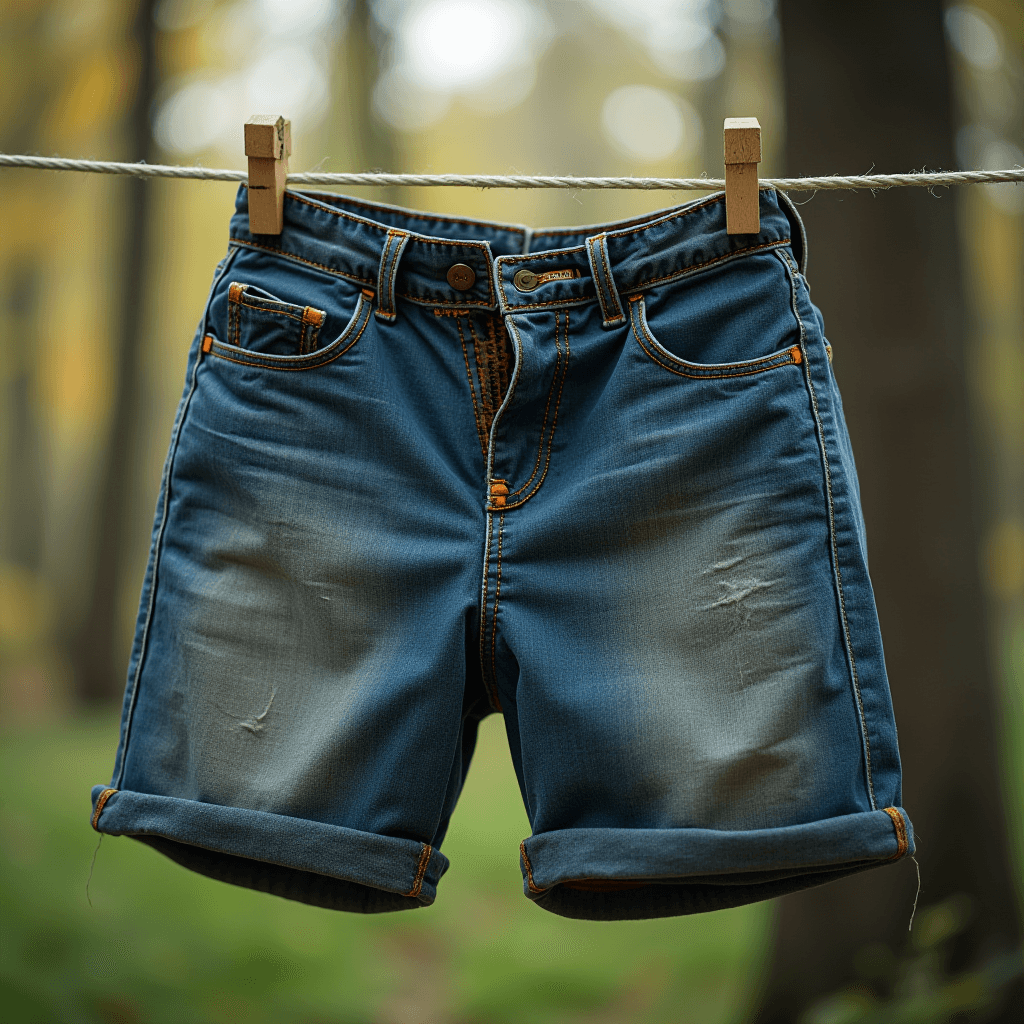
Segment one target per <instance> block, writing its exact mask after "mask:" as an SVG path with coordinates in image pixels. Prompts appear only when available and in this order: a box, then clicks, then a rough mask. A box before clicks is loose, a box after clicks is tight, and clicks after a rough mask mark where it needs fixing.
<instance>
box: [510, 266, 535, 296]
mask: <svg viewBox="0 0 1024 1024" xmlns="http://www.w3.org/2000/svg"><path fill="white" fill-rule="evenodd" d="M512 283H513V284H514V285H515V286H516V287H517V288H518V289H519V290H520V291H521V292H532V291H533V289H534V288H536V287H537V285H538V284H539V283H540V282H539V280H538V279H537V275H536V274H535V273H534V272H533V271H532V270H519V271H517V272H516V276H515V277H513V278H512Z"/></svg>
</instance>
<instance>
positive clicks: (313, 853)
mask: <svg viewBox="0 0 1024 1024" xmlns="http://www.w3.org/2000/svg"><path fill="white" fill-rule="evenodd" d="M92 802H93V816H92V825H93V828H95V829H96V830H97V831H99V832H104V833H107V834H108V835H126V836H131V837H132V838H133V839H138V840H140V841H141V842H144V843H146V844H147V845H149V846H152V847H153V848H154V849H156V850H159V851H160V852H161V853H163V854H165V855H166V856H168V857H170V858H171V859H172V860H174V861H176V862H177V863H178V864H181V865H182V866H183V867H186V868H189V869H191V870H192V871H197V872H198V873H200V874H203V875H208V876H209V877H210V878H216V879H218V880H219V881H222V882H230V883H231V884H233V885H241V886H245V887H246V888H249V889H257V890H259V891H260V892H268V893H272V894H273V895H276V896H283V897H285V898H286V899H291V900H298V901H300V902H302V903H310V904H312V905H314V906H318V907H326V908H327V909H329V910H348V911H355V912H357V913H364V914H373V913H382V912H386V911H391V910H406V909H414V908H416V907H422V906H429V905H430V904H431V903H433V902H434V899H435V897H436V896H437V883H438V881H439V880H440V878H441V876H442V875H443V874H444V873H445V871H447V870H448V858H447V857H445V856H444V854H442V853H441V852H440V851H438V850H435V849H434V848H433V847H431V846H429V845H427V844H426V843H418V842H416V841H415V840H412V839H398V838H395V837H393V836H379V835H375V834H373V833H370V832H360V831H358V830H356V829H351V828H342V827H340V826H338V825H328V824H325V823H324V822H319V821H307V820H305V819H303V818H292V817H289V816H288V815H283V814H271V813H268V812H266V811H250V810H245V809H242V808H238V807H223V806H220V805H218V804H207V803H200V802H199V801H196V800H181V799H178V798H176V797H168V796H152V795H150V794H147V793H134V792H131V791H124V790H115V789H111V788H110V787H106V786H94V787H93V790H92Z"/></svg>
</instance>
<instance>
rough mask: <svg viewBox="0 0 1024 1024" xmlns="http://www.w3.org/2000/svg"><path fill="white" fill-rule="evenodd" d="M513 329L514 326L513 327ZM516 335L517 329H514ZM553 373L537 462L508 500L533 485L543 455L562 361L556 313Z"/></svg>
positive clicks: (545, 407)
mask: <svg viewBox="0 0 1024 1024" xmlns="http://www.w3.org/2000/svg"><path fill="white" fill-rule="evenodd" d="M566 319H567V320H568V313H567V314H566ZM513 327H514V325H513ZM515 330H516V332H517V333H518V330H519V329H518V328H515ZM555 353H556V354H555V371H554V373H552V375H551V386H550V387H549V388H548V400H547V402H546V403H545V405H544V418H543V419H542V420H541V421H540V438H539V440H538V441H537V460H536V461H535V462H534V464H533V472H532V473H531V474H530V476H529V478H528V479H527V481H526V483H525V484H523V486H522V487H517V488H516V489H515V490H514V491H512V492H511V494H510V495H509V497H510V498H514V497H515V496H516V495H517V494H522V493H523V491H525V490H526V488H527V487H529V486H530V484H532V483H533V478H534V477H535V476H536V475H537V470H538V469H540V460H541V456H542V455H543V454H544V432H545V431H546V430H547V427H548V412H549V411H550V409H551V396H552V394H554V391H555V381H556V380H557V379H558V368H559V365H560V363H561V361H562V350H561V348H560V347H559V345H558V313H557V312H556V313H555Z"/></svg>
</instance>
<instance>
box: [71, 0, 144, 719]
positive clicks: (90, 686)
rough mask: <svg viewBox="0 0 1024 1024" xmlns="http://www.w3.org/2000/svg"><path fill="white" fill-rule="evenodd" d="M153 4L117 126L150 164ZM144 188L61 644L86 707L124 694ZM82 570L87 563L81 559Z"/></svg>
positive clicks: (135, 204)
mask: <svg viewBox="0 0 1024 1024" xmlns="http://www.w3.org/2000/svg"><path fill="white" fill-rule="evenodd" d="M155 8H156V0H139V3H138V7H137V8H136V13H135V20H134V23H133V26H132V37H131V43H132V44H133V46H134V49H135V55H134V56H135V59H136V68H137V69H138V77H137V80H136V87H135V94H134V97H133V99H132V105H131V108H130V109H129V111H128V114H127V117H126V123H125V136H126V139H125V143H126V144H125V149H126V151H127V152H126V155H125V159H127V160H147V159H150V158H151V157H152V152H151V149H152V135H151V131H150V124H149V117H150V109H151V107H152V105H153V100H154V97H155V93H156V54H155V48H156V27H155V25H154V21H153V12H154V9H155ZM152 188H153V186H152V184H151V183H150V182H147V181H144V180H143V179H141V178H125V179H124V180H123V182H122V189H123V191H122V194H121V197H120V202H121V203H122V211H123V213H122V216H121V217H120V218H118V220H119V221H120V226H121V234H122V239H123V241H122V244H121V253H122V258H121V260H120V261H119V266H120V269H121V288H122V291H121V293H120V302H119V307H120V308H119V310H118V315H117V322H116V324H115V327H114V359H113V363H114V371H113V380H112V392H113V410H112V416H111V424H110V435H109V438H108V441H107V446H106V449H105V452H104V456H103V458H102V461H101V463H100V466H99V467H98V478H97V484H96V490H95V492H94V493H95V495H96V502H97V508H98V509H99V516H98V526H97V533H98V536H97V537H96V542H95V547H94V549H93V550H94V557H95V561H94V563H93V570H92V582H91V587H90V590H89V598H88V601H89V603H88V607H87V609H86V613H85V615H84V617H83V620H82V622H81V623H80V625H79V626H78V628H77V629H76V630H75V631H74V634H73V636H72V637H71V638H70V642H69V645H68V646H69V655H70V658H71V664H72V669H73V673H74V684H75V691H76V694H77V696H78V697H79V699H80V700H82V701H84V702H87V703H90V702H97V701H109V700H115V699H117V698H118V697H119V696H120V695H121V693H122V691H123V689H124V673H125V667H126V665H127V663H128V651H127V649H122V644H121V643H120V638H121V630H120V629H119V628H118V619H117V613H118V597H119V589H120V584H121V580H122V579H123V570H124V568H125V565H124V556H125V554H126V553H127V549H128V544H129V538H130V529H129V526H130V524H129V519H128V517H129V515H130V514H131V513H132V502H131V500H130V497H131V494H130V489H131V480H132V468H133V464H134V458H133V456H134V455H135V451H136V447H135V446H136V442H137V435H138V430H139V424H140V421H141V415H142V409H143V408H144V399H143V389H144V380H143V374H142V338H141V332H140V327H141V325H142V322H143V315H142V314H143V309H144V308H145V304H144V299H145V288H146V281H147V273H146V267H147V263H148V261H147V255H148V250H149V230H150V209H151V205H152V204H151V201H150V195H151V193H152ZM84 562H85V564H87V565H88V564H89V562H88V559H85V560H84Z"/></svg>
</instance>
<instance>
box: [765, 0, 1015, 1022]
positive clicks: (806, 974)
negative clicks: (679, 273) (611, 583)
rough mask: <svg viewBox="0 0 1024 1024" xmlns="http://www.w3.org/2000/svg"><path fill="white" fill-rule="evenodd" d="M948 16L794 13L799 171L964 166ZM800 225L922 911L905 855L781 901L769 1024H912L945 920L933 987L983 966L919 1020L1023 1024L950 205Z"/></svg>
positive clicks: (790, 108) (869, 206) (788, 81)
mask: <svg viewBox="0 0 1024 1024" xmlns="http://www.w3.org/2000/svg"><path fill="white" fill-rule="evenodd" d="M943 6H944V5H943V4H942V3H941V2H940V0H912V2H909V0H908V2H906V3H902V4H891V3H886V2H884V0H869V2H868V3H866V4H860V5H857V6H855V7H850V6H849V5H846V4H822V3H819V2H818V0H782V3H781V19H782V32H783V54H784V64H785V67H784V74H785V86H786V107H787V111H786V123H787V153H786V162H787V173H790V174H828V173H833V172H840V173H858V172H864V171H867V170H868V169H869V167H870V166H872V165H875V166H877V167H878V168H879V170H883V171H897V170H909V169H911V168H914V167H922V166H927V167H928V168H929V169H938V168H949V167H953V166H955V158H954V154H953V132H954V122H953V111H952V99H951V83H950V72H949V67H948V61H947V54H946V46H945V41H944V37H943V27H942V17H943ZM802 212H803V214H804V216H805V219H806V222H807V226H808V229H809V232H810V237H811V262H810V268H809V276H810V278H811V280H812V282H813V286H814V298H815V300H816V302H817V303H818V305H820V306H821V307H822V309H823V311H824V314H825V318H826V325H827V327H828V330H829V335H830V340H831V341H832V343H833V345H834V348H835V353H836V356H835V363H836V372H837V374H838V376H839V378H840V383H841V386H842V388H843V394H844V397H845V401H846V408H847V415H848V420H849V425H850V432H851V434H852V435H853V439H854V447H855V449H856V451H857V454H858V461H859V467H860V474H861V486H862V496H863V502H864V510H865V516H866V519H867V524H868V536H869V543H870V546H871V553H872V556H873V560H872V566H873V571H872V577H873V582H874V585H875V592H876V596H877V600H878V608H879V615H880V618H881V622H882V633H883V636H884V638H885V642H886V660H887V663H888V669H889V678H890V683H891V686H892V692H893V700H894V703H895V706H896V719H897V722H898V724H899V728H900V749H901V753H902V756H903V764H904V776H905V785H904V804H905V806H906V807H907V810H908V811H909V813H910V816H911V818H912V820H913V821H914V824H915V828H916V829H917V830H918V831H919V835H918V854H919V860H920V864H921V880H922V888H921V907H922V913H921V914H920V915H919V919H918V922H917V923H916V924H915V926H914V936H913V940H908V937H907V923H908V919H909V917H910V908H911V904H912V901H913V898H914V887H915V875H914V868H913V865H912V864H910V863H909V862H908V863H905V864H902V865H899V866H897V867H893V868H889V869H885V870H880V871H872V872H868V873H867V874H863V875H855V876H853V877H851V878H848V879H845V880H843V881H841V882H837V883H834V884H831V885H828V886H825V887H823V888H820V889H811V890H809V891H806V892H803V893H799V894H795V895H792V896H787V897H785V898H784V899H783V900H781V901H780V903H779V905H778V918H777V935H776V940H775V948H774V958H773V960H772V963H771V966H770V970H769V976H768V979H767V983H766V988H765V991H764V993H763V996H762V1001H761V1005H760V1008H759V1012H758V1014H757V1015H756V1019H757V1020H758V1021H761V1022H765V1024H775V1022H779V1024H781V1022H789V1021H797V1020H806V1021H815V1020H824V1019H826V1017H828V1012H827V1011H828V1002H827V1000H826V1001H825V1002H822V999H823V997H825V996H827V995H828V994H833V995H835V994H836V993H842V992H843V991H844V990H845V991H846V992H847V993H853V995H854V996H855V997H856V998H860V999H862V1000H866V1002H862V1004H861V1005H862V1009H863V1008H864V1007H866V1006H868V1005H872V1006H874V1007H875V1010H874V1011H872V1012H873V1013H874V1016H869V1015H868V1013H867V1011H866V1010H865V1012H864V1013H860V1014H858V1013H853V1014H852V1015H847V1016H842V1019H843V1020H851V1021H853V1020H862V1019H863V1020H867V1019H870V1020H880V1021H881V1020H895V1019H900V1020H903V1019H907V1020H909V1019H911V1018H910V1017H904V1016H899V1015H898V1014H897V1015H896V1016H890V1015H888V1014H890V1013H891V1012H892V1010H886V1009H885V1008H884V1004H885V1003H886V1002H888V1001H889V1000H893V999H895V1000H897V1001H898V1000H900V999H905V998H907V991H908V986H909V987H911V988H912V987H913V985H914V984H915V982H914V980H913V978H908V968H911V970H910V971H909V973H910V974H913V973H914V965H915V964H918V965H919V964H920V956H918V957H917V958H915V957H914V956H913V955H912V953H911V950H912V948H914V947H912V946H910V945H908V943H910V942H911V941H913V942H915V943H916V948H917V950H918V952H919V954H920V953H921V951H922V950H924V949H925V947H927V946H928V945H929V943H930V942H931V941H932V940H931V938H930V937H929V935H928V934H923V932H929V930H932V931H934V929H935V927H938V926H936V925H935V923H934V922H935V921H937V920H939V918H942V919H943V920H945V924H944V925H942V926H941V927H939V932H941V933H942V935H941V936H940V937H943V938H944V939H945V941H944V942H942V943H938V944H937V945H936V946H935V950H934V952H935V956H936V957H937V958H938V961H939V962H938V963H933V965H932V967H933V971H932V975H933V983H934V984H933V987H934V985H938V986H939V987H940V988H941V984H942V979H943V978H944V979H946V980H947V981H948V979H949V978H950V977H952V976H955V975H960V976H964V975H966V972H970V971H975V972H978V971H980V973H975V974H974V976H973V982H974V985H975V988H974V993H975V997H974V998H973V999H968V1000H967V1001H966V1002H964V1001H963V1000H961V1002H960V1003H959V1004H957V1003H956V1000H955V999H952V997H949V998H945V1001H944V997H943V998H939V997H938V996H936V999H935V1000H933V1003H932V1004H931V1005H932V1006H933V1009H934V1015H927V1016H920V1015H919V1016H915V1017H913V1019H915V1020H918V1019H920V1020H925V1019H927V1020H950V1019H956V1020H965V1021H966V1020H985V1021H996V1020H998V1021H1007V1022H1009V1021H1014V1022H1018V1021H1020V1020H1022V1019H1024V1005H1022V988H1021V978H1020V974H1019V967H1017V968H1016V979H1015V980H1013V978H1014V974H1015V969H1014V968H1013V966H1012V965H1013V964H1014V963H1017V964H1019V956H1018V959H1017V960H1016V961H1014V960H1013V958H1012V956H1008V954H1010V953H1011V952H1012V951H1013V950H1014V949H1016V948H1018V947H1019V945H1020V940H1021V929H1020V919H1019V913H1018V905H1017V894H1016V892H1015V885H1014V881H1013V873H1012V870H1011V867H1010V863H1009V855H1008V849H1007V832H1006V816H1005V811H1004V806H1003V794H1002V786H1001V779H1000V766H999V761H998V749H999V747H998V742H997V736H998V733H997V730H996V728H995V723H994V718H995V708H996V706H997V704H996V699H995V690H994V682H993V674H992V671H991V669H990V664H989V663H990V654H989V640H988V636H987V633H986V624H985V607H984V601H983V598H982V593H981V587H980V582H979V578H978V566H979V558H978V550H979V532H980V531H979V519H980V517H981V513H982V511H983V510H982V509H981V508H979V507H978V505H979V502H978V500H977V499H976V496H977V495H980V494H983V493H984V490H983V488H982V487H981V486H980V482H979V480H978V479H977V475H978V474H977V466H978V461H979V460H978V459H977V457H976V455H977V453H976V451H975V450H974V439H973V436H972V424H971V420H970V416H969V414H968V407H967V388H966V373H965V361H966V357H965V335H966V333H967V324H966V322H965V321H966V317H965V314H964V305H965V303H964V292H963V283H962V278H961V268H960V265H959V253H960V248H959V242H958V238H957V230H956V199H955V197H954V196H953V195H950V194H948V193H947V194H943V195H941V196H938V197H933V196H931V195H928V194H927V193H923V192H920V191H918V190H912V189H905V190H894V191H892V192H888V193H886V194H884V195H882V196H878V197H876V198H871V197H869V196H867V195H866V194H863V193H861V194H848V195H840V194H838V193H824V194H820V195H818V196H817V197H815V198H814V200H813V202H809V203H808V204H807V205H806V207H805V208H804V210H803V211H802ZM929 908H932V909H933V913H932V914H931V915H929V913H928V911H929ZM936 910H938V911H939V915H938V917H936ZM943 915H944V916H943ZM929 922H930V923H929ZM901 964H902V966H901ZM993 964H994V965H996V968H994V969H990V970H988V971H986V970H985V968H986V965H988V966H989V968H991V967H992V965H993ZM1000 964H1002V965H1003V966H1002V968H1000V967H999V966H998V965H1000ZM1007 964H1010V965H1011V966H1010V968H1006V965H1007ZM935 979H938V980H937V981H936V980H935ZM947 988H948V986H947ZM986 988H988V991H985V989H986ZM936 991H937V990H936ZM949 991H952V989H949ZM858 993H859V995H858ZM880 1004H882V1005H880ZM972 1007H973V1008H972ZM833 1009H834V1007H833ZM828 1019H833V1017H828ZM834 1019H839V1018H838V1017H835V1018H834Z"/></svg>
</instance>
